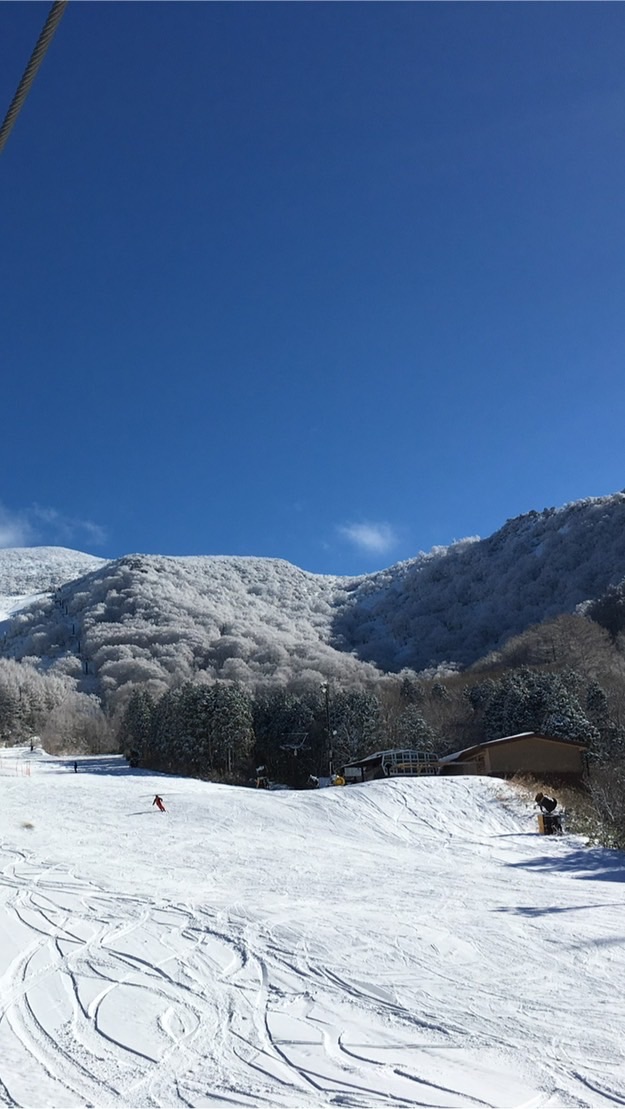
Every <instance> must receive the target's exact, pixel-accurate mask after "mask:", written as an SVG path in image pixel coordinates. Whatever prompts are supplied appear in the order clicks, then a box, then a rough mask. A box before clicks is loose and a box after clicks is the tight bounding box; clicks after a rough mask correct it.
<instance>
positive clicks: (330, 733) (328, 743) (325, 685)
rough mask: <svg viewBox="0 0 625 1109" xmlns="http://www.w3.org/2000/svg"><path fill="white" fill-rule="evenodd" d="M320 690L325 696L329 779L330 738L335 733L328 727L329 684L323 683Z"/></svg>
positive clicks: (329, 772)
mask: <svg viewBox="0 0 625 1109" xmlns="http://www.w3.org/2000/svg"><path fill="white" fill-rule="evenodd" d="M321 689H322V690H323V693H324V695H325V706H326V747H327V751H328V774H329V775H330V777H332V754H333V752H332V736H333V735H336V732H333V731H332V729H331V727H330V683H329V682H324V684H323V685H322V686H321Z"/></svg>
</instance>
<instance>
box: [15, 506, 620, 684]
mask: <svg viewBox="0 0 625 1109" xmlns="http://www.w3.org/2000/svg"><path fill="white" fill-rule="evenodd" d="M38 559H39V561H40V563H41V565H40V572H39V576H37V575H38V571H37V568H36V567H37V560H38ZM76 570H78V571H79V572H78V575H77V576H71V575H73V574H74V573H75V571H76ZM68 575H69V576H68ZM624 577H625V493H616V494H612V495H609V496H606V497H597V498H586V499H584V500H581V501H574V502H570V503H569V504H567V505H565V506H563V507H562V508H559V509H544V510H543V511H542V512H535V511H531V512H528V513H525V514H523V515H521V516H518V517H514V518H512V519H510V520H507V521H506V523H505V524H504V525H503V526H502V527H501V528H500V529H498V531H496V532H494V533H493V535H491V536H489V537H487V538H486V539H478V538H470V539H464V540H460V541H459V542H457V543H454V544H451V545H450V546H448V547H435V548H433V549H432V551H430V552H429V553H424V552H421V553H420V554H419V555H417V556H416V557H415V558H413V559H409V560H405V561H403V562H400V563H396V564H394V565H393V566H390V567H388V568H387V569H385V570H380V571H377V572H375V573H373V574H365V575H360V576H343V575H327V574H324V575H322V574H315V573H312V572H310V571H306V570H302V569H300V568H299V567H297V566H294V565H293V564H292V563H289V562H288V561H286V560H282V559H274V558H272V559H267V558H257V557H255V556H249V555H248V556H237V555H232V556H230V555H187V556H166V555H142V554H133V555H125V556H123V557H122V558H120V559H111V560H106V559H97V558H96V557H95V556H92V555H85V554H82V553H81V552H75V551H74V552H72V551H69V550H67V549H66V548H17V549H13V550H8V551H7V550H0V595H4V596H5V598H6V596H7V595H8V596H13V597H14V598H15V595H16V594H18V593H19V592H20V590H18V589H17V588H16V586H17V585H18V584H19V585H21V586H24V585H26V584H27V585H28V586H29V589H28V590H26V589H24V590H23V593H24V594H25V595H26V594H28V593H30V594H37V595H36V596H34V597H33V596H28V597H27V601H28V602H29V603H25V605H24V607H19V605H17V606H16V605H14V606H13V609H12V610H11V611H9V612H8V614H7V617H6V619H5V621H4V624H3V631H4V636H3V638H2V640H1V642H0V656H1V657H5V658H14V659H21V658H25V657H28V658H29V659H31V660H39V665H41V666H42V667H45V668H47V669H52V670H53V671H54V670H57V671H59V672H62V673H64V674H67V675H69V676H71V677H73V678H74V679H75V680H76V682H77V683H78V684H79V685H80V686H81V688H88V689H89V690H90V691H93V692H97V693H99V694H100V695H103V694H104V695H106V694H107V692H108V693H114V692H115V691H116V690H118V689H119V688H120V686H124V685H126V684H127V683H131V684H137V683H139V684H145V683H147V684H148V686H150V687H151V688H153V690H154V692H162V691H163V690H164V689H165V688H168V687H169V686H170V685H171V684H172V682H174V683H176V682H180V681H183V680H188V679H196V678H201V679H202V680H209V681H210V680H214V679H216V678H221V679H225V680H230V681H233V680H236V681H240V682H242V683H244V684H258V683H259V682H263V681H272V682H279V683H282V684H286V683H287V682H289V681H290V680H292V679H293V678H299V679H301V680H303V681H308V682H317V683H318V682H319V681H323V680H327V679H329V678H330V679H337V680H339V679H343V680H347V681H352V682H360V683H363V682H364V683H366V682H367V681H369V680H370V679H372V678H373V677H374V676H375V675H378V676H379V675H380V673H386V672H389V673H390V672H398V671H401V670H402V669H412V670H416V671H424V670H427V669H428V668H436V667H447V668H451V669H454V668H456V669H460V668H464V667H467V666H470V665H471V664H472V663H473V662H475V661H477V660H478V659H479V658H481V657H483V656H484V655H486V654H488V653H489V652H492V651H495V650H497V648H498V647H501V645H502V644H503V643H505V642H506V640H507V639H509V638H510V637H512V636H514V635H518V634H519V633H520V632H522V631H524V630H525V629H526V628H527V627H528V626H531V625H532V624H537V623H541V622H542V621H544V620H546V619H550V618H552V617H555V616H558V615H560V614H562V613H571V612H575V611H576V610H578V609H579V606H580V605H583V604H584V602H586V601H588V600H592V599H594V598H596V597H597V596H599V595H600V594H601V593H602V592H603V591H605V590H606V589H607V588H608V587H609V586H610V585H614V584H616V583H617V582H619V581H620V580H621V579H623V578H624ZM63 578H65V580H62V579H63ZM9 585H10V586H11V589H10V590H9V589H8V588H7V587H8V586H9ZM37 586H41V588H36V587H37ZM5 611H6V606H5Z"/></svg>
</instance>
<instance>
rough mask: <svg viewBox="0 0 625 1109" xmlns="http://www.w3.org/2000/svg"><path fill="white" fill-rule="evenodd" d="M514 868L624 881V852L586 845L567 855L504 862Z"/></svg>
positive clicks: (604, 880) (592, 878) (597, 879)
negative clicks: (581, 849) (582, 848)
mask: <svg viewBox="0 0 625 1109" xmlns="http://www.w3.org/2000/svg"><path fill="white" fill-rule="evenodd" d="M505 866H509V867H513V868H514V869H519V868H520V869H524V870H536V871H561V872H563V873H570V874H571V876H572V877H574V878H582V879H585V880H587V881H588V880H591V881H602V882H625V854H624V853H623V852H622V851H610V850H608V849H607V848H606V847H586V848H585V849H584V850H583V851H569V853H568V855H540V856H539V857H538V858H536V859H527V860H525V862H518V863H505Z"/></svg>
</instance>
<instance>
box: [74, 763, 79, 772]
mask: <svg viewBox="0 0 625 1109" xmlns="http://www.w3.org/2000/svg"><path fill="white" fill-rule="evenodd" d="M77 773H78V763H77V762H75V763H74V774H77Z"/></svg>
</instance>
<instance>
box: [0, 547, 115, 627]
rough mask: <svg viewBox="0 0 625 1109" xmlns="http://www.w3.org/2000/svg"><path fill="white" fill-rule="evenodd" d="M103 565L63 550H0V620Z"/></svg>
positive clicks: (30, 548) (81, 555) (101, 561)
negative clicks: (42, 595)
mask: <svg viewBox="0 0 625 1109" xmlns="http://www.w3.org/2000/svg"><path fill="white" fill-rule="evenodd" d="M104 562H105V559H103V558H96V557H95V556H94V555H89V554H83V553H82V552H81V551H71V550H68V549H67V548H66V547H13V548H11V549H8V550H0V620H4V619H5V618H6V617H7V615H10V614H11V613H13V612H17V611H19V610H20V609H21V608H24V607H25V606H26V605H27V604H29V603H30V602H31V601H35V600H37V598H38V596H39V595H41V594H44V593H49V592H51V591H52V590H54V589H57V588H58V587H59V586H60V585H64V584H65V583H66V582H68V581H72V580H73V579H74V578H78V577H80V576H81V575H82V574H87V573H89V571H90V570H95V569H97V567H98V566H103V565H104Z"/></svg>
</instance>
